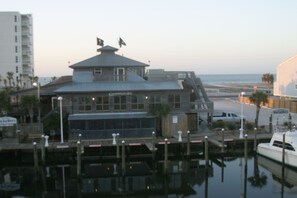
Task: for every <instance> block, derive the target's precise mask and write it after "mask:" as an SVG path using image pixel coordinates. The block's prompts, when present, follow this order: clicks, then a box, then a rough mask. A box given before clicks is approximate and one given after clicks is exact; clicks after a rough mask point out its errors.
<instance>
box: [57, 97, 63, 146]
mask: <svg viewBox="0 0 297 198" xmlns="http://www.w3.org/2000/svg"><path fill="white" fill-rule="evenodd" d="M58 100H59V101H60V128H61V129H60V130H61V143H64V137H63V115H62V101H63V97H62V96H59V97H58Z"/></svg>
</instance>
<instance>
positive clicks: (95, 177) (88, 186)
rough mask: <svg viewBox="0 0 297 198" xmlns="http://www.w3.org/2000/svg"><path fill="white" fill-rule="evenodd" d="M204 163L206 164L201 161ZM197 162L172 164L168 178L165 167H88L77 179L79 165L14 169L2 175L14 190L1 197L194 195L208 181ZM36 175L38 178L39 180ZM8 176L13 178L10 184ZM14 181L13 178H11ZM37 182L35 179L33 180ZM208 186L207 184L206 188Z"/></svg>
mask: <svg viewBox="0 0 297 198" xmlns="http://www.w3.org/2000/svg"><path fill="white" fill-rule="evenodd" d="M202 163H204V161H203V160H202ZM202 163H201V162H199V160H194V161H170V162H169V165H168V172H167V174H164V173H163V171H162V170H163V163H162V162H159V163H156V164H150V163H146V162H131V163H127V165H126V172H125V174H124V175H123V174H122V173H121V164H117V163H102V164H100V163H97V164H89V163H85V164H84V165H83V167H82V176H81V177H77V170H76V165H60V166H51V167H40V168H39V170H35V169H34V167H26V168H22V167H13V168H2V169H1V171H0V178H1V179H0V181H1V186H2V187H4V186H5V185H6V186H7V187H8V186H9V184H12V183H13V182H14V183H17V184H18V185H19V186H18V188H15V189H11V190H8V189H3V188H2V189H1V190H0V197H10V196H11V195H19V196H25V197H33V196H35V197H36V196H37V197H101V196H102V197H107V196H108V197H112V196H123V195H124V196H125V195H127V196H130V195H133V196H137V197H140V196H144V195H145V196H149V197H154V196H156V197H158V196H160V195H162V196H164V195H166V196H167V195H177V196H179V195H180V196H188V195H195V194H196V192H195V190H194V186H196V185H198V186H201V185H203V183H205V182H206V181H208V179H206V174H205V173H206V168H205V165H204V164H202ZM36 171H37V172H38V178H36V177H35V176H36ZM207 172H208V174H207V178H208V177H212V176H213V167H212V166H208V168H207ZM7 174H10V175H14V177H13V178H15V179H14V180H12V179H10V180H8V179H7V178H8V177H7ZM11 178H12V177H11ZM32 178H36V179H32ZM11 186H12V185H11ZM205 186H207V184H205Z"/></svg>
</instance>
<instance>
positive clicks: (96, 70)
mask: <svg viewBox="0 0 297 198" xmlns="http://www.w3.org/2000/svg"><path fill="white" fill-rule="evenodd" d="M94 74H98V75H101V74H102V68H95V69H94Z"/></svg>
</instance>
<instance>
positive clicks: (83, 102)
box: [78, 96, 92, 112]
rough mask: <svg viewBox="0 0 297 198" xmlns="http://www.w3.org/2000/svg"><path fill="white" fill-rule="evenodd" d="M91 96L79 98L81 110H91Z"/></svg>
mask: <svg viewBox="0 0 297 198" xmlns="http://www.w3.org/2000/svg"><path fill="white" fill-rule="evenodd" d="M91 101H92V100H91V97H89V96H82V97H79V98H78V109H79V111H82V112H85V111H91V107H92V102H91Z"/></svg>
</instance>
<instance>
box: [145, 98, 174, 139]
mask: <svg viewBox="0 0 297 198" xmlns="http://www.w3.org/2000/svg"><path fill="white" fill-rule="evenodd" d="M148 113H149V114H150V115H154V116H156V118H157V120H156V122H157V123H156V132H157V134H159V135H160V134H161V132H162V120H163V118H165V117H166V116H167V115H168V114H169V113H170V106H169V105H167V104H151V105H150V106H149V110H148Z"/></svg>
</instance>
